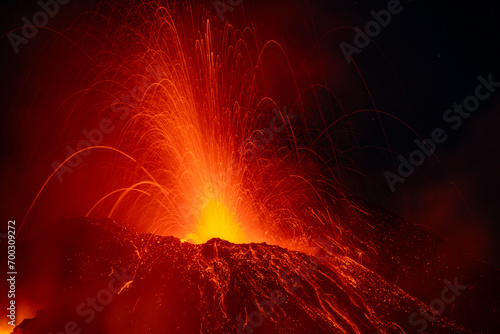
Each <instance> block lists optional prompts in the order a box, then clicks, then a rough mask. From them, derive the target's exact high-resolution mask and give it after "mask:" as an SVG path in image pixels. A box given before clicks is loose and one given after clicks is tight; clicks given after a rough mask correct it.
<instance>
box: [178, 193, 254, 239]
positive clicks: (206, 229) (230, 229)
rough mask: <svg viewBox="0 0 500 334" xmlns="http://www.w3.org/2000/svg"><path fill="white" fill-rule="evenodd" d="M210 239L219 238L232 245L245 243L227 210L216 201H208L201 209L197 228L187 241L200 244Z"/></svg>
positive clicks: (238, 225)
mask: <svg viewBox="0 0 500 334" xmlns="http://www.w3.org/2000/svg"><path fill="white" fill-rule="evenodd" d="M212 238H220V239H224V240H227V241H229V242H232V243H245V242H246V241H245V240H246V238H245V236H244V234H243V231H242V230H241V228H240V224H239V223H238V222H237V221H236V220H235V218H234V215H233V214H232V213H231V211H230V210H229V208H228V207H227V206H225V205H224V204H222V203H220V202H219V201H217V200H210V201H209V202H208V203H207V205H206V206H205V207H204V208H203V211H202V213H201V216H200V219H199V220H198V226H197V229H196V231H195V232H194V233H190V234H188V236H187V239H188V240H189V241H191V242H193V243H195V244H202V243H205V242H207V241H208V240H210V239H212Z"/></svg>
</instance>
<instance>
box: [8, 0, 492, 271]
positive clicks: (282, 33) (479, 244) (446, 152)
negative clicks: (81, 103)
mask: <svg viewBox="0 0 500 334" xmlns="http://www.w3.org/2000/svg"><path fill="white" fill-rule="evenodd" d="M387 3H388V2H387V1H316V0H311V1H308V2H307V1H298V0H297V1H284V0H279V1H264V0H254V1H251V0H248V1H243V4H242V5H241V6H239V7H236V8H235V9H234V15H235V16H234V17H236V16H237V15H238V11H242V13H243V12H244V13H245V14H248V15H250V16H251V17H252V18H253V20H254V21H255V25H256V26H257V27H259V28H261V31H260V35H261V37H262V39H263V40H265V39H268V38H276V39H277V40H278V41H279V42H281V43H283V44H284V45H285V46H286V47H287V50H290V51H291V56H290V60H291V63H292V65H293V66H296V68H297V71H298V72H301V69H302V67H301V66H302V64H304V63H308V64H309V67H308V73H309V74H310V78H309V79H310V80H311V81H312V82H316V81H320V82H322V83H325V84H326V85H327V86H328V87H329V88H331V89H332V90H333V91H335V92H337V93H338V94H339V96H340V97H341V98H342V101H344V103H345V107H346V109H347V110H351V111H353V110H356V109H363V108H370V107H373V106H372V105H371V102H370V100H369V98H368V95H367V93H366V89H365V87H364V85H363V83H362V81H361V77H360V76H359V74H358V72H357V69H356V68H355V67H354V66H353V65H352V64H347V63H346V61H345V59H343V56H342V53H341V51H340V48H339V43H340V42H342V41H345V42H349V43H352V40H353V37H354V33H353V30H352V27H354V26H359V27H363V26H364V25H365V24H366V23H367V22H369V21H370V20H372V17H371V16H370V11H371V10H376V11H378V10H380V9H384V8H386V7H387ZM401 3H402V5H403V6H404V10H403V12H402V13H401V14H398V15H397V16H394V17H393V19H392V22H391V24H390V25H389V26H388V27H387V28H384V29H383V30H382V31H381V33H380V35H378V36H376V37H375V38H374V43H371V44H370V45H369V46H367V47H366V48H364V49H363V50H362V52H361V53H360V54H359V55H355V56H354V57H353V58H354V60H355V61H356V64H357V66H358V69H359V71H360V72H361V73H362V75H363V78H364V79H365V81H366V85H367V87H369V89H370V92H371V94H372V96H373V98H374V100H375V102H376V106H377V108H378V109H379V110H383V111H385V112H387V113H389V114H391V115H393V116H395V117H398V118H400V119H401V120H402V121H404V122H405V123H407V124H408V125H409V126H411V127H412V128H413V129H414V130H415V131H416V132H417V133H418V134H419V135H420V136H422V137H424V138H426V137H428V136H429V134H430V133H431V131H432V130H433V129H434V128H436V127H443V126H445V124H444V122H443V120H442V115H443V112H444V111H445V110H446V109H448V108H450V107H451V106H452V105H453V104H454V103H461V102H462V101H463V99H464V98H465V97H467V96H469V95H471V94H472V93H473V92H474V89H475V87H476V86H477V79H476V78H477V77H478V76H479V75H483V76H487V75H488V74H490V73H492V74H493V78H494V79H495V78H496V79H497V80H498V81H500V62H499V60H500V47H499V41H500V38H499V33H500V3H499V2H498V1H492V0H477V1H448V0H444V1H439V2H436V1H429V0H427V1H424V0H419V1H416V0H413V1H402V2H401ZM0 6H1V7H0V10H1V12H0V13H1V16H2V19H1V20H0V27H1V29H2V32H1V33H2V34H3V36H2V39H1V40H0V43H1V44H0V45H1V49H0V56H1V57H2V62H1V65H0V78H1V79H0V87H1V90H0V101H1V106H2V112H1V123H2V131H1V138H0V140H1V145H0V155H1V161H2V167H1V168H2V170H1V178H0V182H1V184H2V202H3V204H2V217H1V218H2V221H6V219H8V218H9V217H11V216H12V215H14V216H18V217H19V216H20V215H21V214H22V212H23V210H25V208H26V203H29V202H30V201H31V199H32V197H30V196H31V194H33V191H34V189H30V190H29V191H28V190H26V189H29V188H30V187H29V184H28V185H26V184H25V183H24V182H23V181H25V180H26V179H28V180H29V177H28V176H29V173H30V168H32V166H34V165H35V164H36V161H33V160H31V158H30V147H26V146H25V145H26V144H25V141H23V136H26V135H27V134H26V133H23V126H24V125H23V124H24V122H26V119H25V115H23V113H22V110H24V109H25V108H27V107H29V104H30V96H19V92H20V91H22V88H23V87H24V86H23V85H24V80H25V79H26V77H27V75H28V74H29V73H30V71H31V69H32V67H36V66H39V63H37V60H36V57H37V54H38V52H39V50H40V49H41V47H42V46H43V45H44V43H45V42H46V41H47V40H48V39H50V38H51V36H52V35H51V34H52V33H51V32H50V31H40V32H39V34H38V36H36V37H35V38H34V39H33V40H31V41H30V43H29V44H28V45H25V46H22V47H21V51H20V52H19V54H17V55H16V54H14V52H13V50H12V47H11V46H10V43H9V42H8V40H7V38H6V34H7V33H8V32H9V31H10V30H12V29H15V28H17V27H20V26H21V25H22V21H21V18H22V17H23V16H28V17H30V16H31V15H32V14H33V13H34V12H36V11H38V10H39V7H38V5H37V4H36V2H35V1H11V0H3V1H2V3H1V5H0ZM92 6H93V2H82V1H77V0H73V1H71V2H70V3H69V4H67V5H64V6H61V8H60V13H59V14H58V15H57V16H56V17H55V18H53V19H51V20H50V22H49V23H48V27H50V28H52V29H55V30H62V29H65V28H66V27H68V26H69V25H70V24H71V22H72V21H73V20H74V19H75V18H76V17H77V16H78V15H80V13H81V12H82V11H84V10H86V9H91V8H92ZM214 15H215V11H214ZM234 17H232V16H231V15H230V14H228V15H227V18H226V19H227V20H232V19H234ZM339 27H344V28H341V29H339ZM336 28H337V29H336ZM332 30H334V31H333V32H332ZM305 59H306V60H307V61H305ZM312 64H318V67H317V68H316V67H315V66H314V65H312ZM54 71H57V68H54ZM321 103H322V107H323V108H325V109H328V108H330V107H331V105H330V104H329V101H327V100H326V99H324V100H321ZM499 109H500V94H498V93H496V94H495V95H494V96H493V97H492V98H490V99H488V100H487V101H485V102H484V103H482V104H481V106H480V108H479V110H478V111H476V112H475V113H474V114H473V115H472V116H471V117H470V118H469V119H468V120H465V121H464V123H463V125H462V126H461V127H460V128H459V129H458V130H457V131H453V132H447V133H448V135H449V139H448V140H447V141H446V142H445V143H444V144H441V145H439V146H438V147H437V149H436V154H437V156H438V157H439V159H440V161H441V163H442V164H443V166H444V168H443V167H442V166H441V165H440V164H439V162H438V160H437V159H435V157H434V156H433V157H430V158H428V159H427V160H426V162H425V163H424V164H423V165H422V166H421V167H419V168H418V169H417V171H416V172H415V173H414V175H412V176H411V177H410V178H408V180H407V181H406V182H405V183H404V184H403V185H400V186H399V187H398V189H397V191H396V192H395V193H391V192H390V190H389V188H388V186H387V184H386V182H385V180H384V177H383V173H384V171H386V170H391V171H394V169H395V168H394V165H393V164H394V161H395V158H396V155H395V154H394V153H393V154H391V153H389V152H387V151H383V150H376V149H369V148H364V149H361V150H356V151H355V152H351V153H348V154H345V155H344V156H343V157H344V158H343V159H344V160H343V163H344V164H345V165H346V166H351V167H352V166H354V167H356V168H357V169H358V170H359V171H362V173H363V174H364V176H361V174H360V173H351V172H349V171H348V170H346V171H345V172H342V173H343V180H344V182H345V185H346V186H347V187H348V188H349V189H350V190H351V191H352V193H353V194H354V195H355V196H357V197H359V198H361V199H364V200H367V201H370V202H373V203H375V204H376V205H378V206H380V207H383V208H385V209H388V210H391V211H393V212H396V213H398V214H400V215H402V216H403V217H405V218H407V219H408V220H410V221H412V222H415V223H418V224H422V225H426V226H429V227H430V229H429V230H430V231H432V233H438V234H440V235H442V236H444V237H445V238H446V239H448V240H450V242H452V243H453V244H455V245H457V246H459V247H462V248H463V249H464V250H466V251H467V252H469V253H471V254H473V255H475V256H477V257H479V258H481V259H483V260H485V261H486V262H488V263H490V264H493V265H495V266H499V265H500V261H499V259H498V255H499V254H500V253H499V251H500V248H499V246H498V244H499V243H498V241H500V212H499V209H498V203H499V195H498V194H499V186H500V182H499V179H500V178H499V177H498V167H499V166H500V159H499V158H498V153H499V150H498V143H499V139H500V136H499V132H500V131H499V129H500V115H499V113H498V111H499ZM336 117H337V114H336V111H335V109H334V110H333V111H332V114H331V115H327V116H326V118H327V119H330V120H334V119H335V118H336ZM352 121H353V122H354V123H355V124H356V129H357V133H358V134H359V135H357V136H356V138H355V140H356V145H359V146H379V147H385V148H387V146H388V144H389V145H390V148H391V149H392V151H393V152H396V153H397V154H401V155H403V156H405V157H407V156H408V154H409V153H410V152H411V151H412V150H413V149H415V145H414V144H413V141H414V139H415V134H413V133H411V132H410V131H409V130H408V129H407V128H405V127H404V126H401V124H399V123H398V122H395V121H393V120H391V119H390V118H383V119H382V124H383V129H384V130H385V133H384V132H383V131H382V127H381V126H380V122H379V120H378V119H377V118H376V117H373V115H365V116H356V117H355V118H353V119H352ZM28 122H29V120H28ZM332 136H336V134H335V133H332ZM344 145H346V146H347V144H344ZM332 167H333V163H332ZM448 174H449V175H448ZM23 175H25V176H26V178H25V179H23V178H22V176H23ZM29 182H30V181H28V183H29ZM452 182H454V183H455V185H456V186H457V187H458V189H460V190H461V192H462V194H463V196H464V200H461V199H460V196H459V195H458V194H457V190H456V189H457V188H455V185H453V184H452ZM23 202H24V203H23ZM465 203H466V204H467V205H468V207H469V208H470V211H471V212H472V216H473V217H474V218H475V219H476V221H477V224H478V225H479V230H480V232H479V233H478V232H477V230H478V229H477V228H476V226H475V224H474V223H473V221H472V219H471V215H470V213H469V212H468V210H467V209H466V205H465Z"/></svg>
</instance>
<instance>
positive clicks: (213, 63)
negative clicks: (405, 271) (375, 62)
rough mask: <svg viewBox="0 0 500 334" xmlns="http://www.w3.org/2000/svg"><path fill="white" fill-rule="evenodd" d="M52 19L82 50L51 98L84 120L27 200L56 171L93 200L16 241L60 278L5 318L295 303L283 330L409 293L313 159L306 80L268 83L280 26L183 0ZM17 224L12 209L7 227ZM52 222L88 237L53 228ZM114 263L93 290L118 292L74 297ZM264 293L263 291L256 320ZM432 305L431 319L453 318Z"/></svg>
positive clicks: (156, 325) (372, 322)
mask: <svg viewBox="0 0 500 334" xmlns="http://www.w3.org/2000/svg"><path fill="white" fill-rule="evenodd" d="M67 36H68V39H70V40H71V41H72V43H73V44H74V45H77V46H78V50H81V52H83V53H84V54H85V56H86V57H88V59H89V60H88V61H89V63H91V64H92V65H93V67H92V69H91V71H89V72H88V73H86V74H85V75H84V77H85V80H88V81H89V82H90V84H88V85H87V87H86V88H83V89H81V90H78V91H77V92H75V93H74V95H72V96H71V97H70V98H68V99H66V100H65V101H64V103H63V105H62V107H61V108H62V109H67V110H71V112H68V115H67V116H66V118H65V122H66V124H71V123H74V122H78V120H79V119H78V116H77V115H79V114H83V113H84V111H85V110H87V108H88V107H89V105H92V107H93V108H94V110H95V109H96V108H97V109H98V110H100V112H99V113H98V116H93V117H92V121H93V122H94V123H95V124H99V126H96V127H94V128H92V127H87V128H86V129H87V130H86V132H85V136H86V138H87V139H86V141H85V142H83V141H80V142H78V144H77V145H76V147H77V149H76V150H75V152H74V153H71V154H68V155H67V156H66V158H65V159H64V160H62V159H59V162H57V163H55V164H54V165H53V167H54V171H53V173H52V175H51V176H50V177H49V178H48V179H47V181H46V182H45V184H44V186H43V187H42V189H41V190H40V192H39V193H38V195H37V197H36V199H35V201H34V202H33V203H32V205H31V207H30V210H32V209H34V208H36V207H37V200H38V198H39V197H40V196H41V194H43V192H44V191H46V188H49V187H50V186H51V184H52V183H54V182H57V181H56V180H57V179H59V180H60V181H61V180H63V179H64V181H62V183H61V185H60V186H58V191H63V190H62V189H63V187H64V186H65V185H71V189H72V191H75V189H76V191H78V189H86V187H92V188H91V189H92V191H87V193H85V196H87V197H90V198H91V199H92V202H91V204H90V205H89V206H88V207H85V212H84V216H85V217H86V219H84V220H83V221H82V220H78V221H76V220H75V221H71V220H70V221H67V222H66V224H63V225H58V226H59V228H58V229H57V231H58V232H57V233H55V235H54V236H53V242H52V243H53V245H50V246H47V245H46V244H44V243H42V245H40V244H34V245H30V246H29V247H26V249H28V250H29V251H31V252H32V253H31V255H30V256H31V257H32V258H34V259H35V258H37V256H36V255H34V254H36V249H37V247H41V248H43V247H46V249H50V254H53V257H54V259H58V260H57V261H56V260H54V261H55V262H54V267H57V268H59V269H60V270H59V271H54V272H57V273H60V276H58V277H56V278H54V281H57V282H59V283H58V284H60V285H67V284H69V287H68V290H67V291H68V292H67V295H66V296H61V295H59V294H52V293H51V292H55V291H56V290H57V288H56V287H57V286H58V285H57V284H55V283H54V284H53V285H52V286H51V287H40V286H39V285H35V284H34V283H33V284H32V283H30V282H29V280H28V282H26V283H25V284H26V285H25V294H26V296H25V299H26V300H32V299H33V297H32V296H33V295H34V296H37V298H36V300H37V303H38V307H37V310H38V311H40V312H39V313H38V314H37V315H36V317H34V318H33V319H31V320H30V319H27V320H26V321H25V322H23V324H22V325H21V326H20V327H18V328H17V329H16V330H18V331H19V332H20V331H21V330H25V331H26V332H28V333H38V332H40V333H41V332H42V331H43V330H52V329H53V327H51V326H56V327H57V326H59V327H60V326H63V325H64V324H66V323H68V319H74V318H75V316H81V315H82V314H81V313H83V314H87V315H88V317H87V318H85V317H83V318H82V319H81V320H82V321H80V323H79V322H78V321H76V322H75V323H76V324H79V325H80V326H87V327H86V328H88V329H92V331H93V332H105V333H117V332H120V333H128V332H130V333H132V332H137V331H142V332H150V333H157V332H165V331H168V332H169V333H191V332H193V333H196V332H204V333H205V332H206V333H216V332H217V333H223V332H234V333H236V332H238V333H241V332H244V333H251V332H253V331H254V330H255V331H257V330H261V331H262V332H263V333H282V332H285V331H288V332H289V331H292V330H294V328H295V327H294V326H296V325H297V324H296V322H297V321H299V320H300V321H306V322H307V324H308V326H309V327H307V328H305V329H303V331H300V330H296V331H295V332H296V333H299V332H300V333H302V332H303V333H313V332H314V333H316V332H317V333H334V332H335V333H337V332H338V333H342V332H344V333H346V332H347V333H376V332H378V333H383V332H398V331H401V326H403V327H405V326H407V324H404V325H398V324H396V323H395V322H396V321H397V322H404V321H406V322H407V318H406V314H407V313H408V314H409V313H411V312H412V311H413V310H415V309H418V308H419V307H420V308H422V307H424V308H425V305H423V304H422V303H421V302H419V301H417V300H416V299H414V298H413V297H411V296H410V295H408V294H407V293H405V292H403V290H401V289H400V288H398V287H397V286H396V285H394V284H393V283H390V282H388V281H386V278H387V277H386V276H384V275H385V274H387V272H388V271H390V270H388V269H387V268H384V267H383V266H382V265H381V264H380V262H382V260H381V259H380V258H379V254H378V253H379V252H380V247H378V246H377V245H376V244H374V243H373V241H372V240H371V236H372V234H373V231H372V230H374V229H375V228H374V225H375V223H374V222H373V221H372V220H370V219H371V218H370V217H371V214H370V210H369V209H367V208H366V207H365V206H363V205H361V204H360V203H358V202H356V201H355V200H352V199H350V198H349V197H348V196H347V195H346V194H345V193H344V191H343V190H342V187H341V184H340V182H339V181H338V180H335V179H327V178H326V177H324V176H323V173H322V171H324V170H325V169H328V168H327V167H326V165H324V164H322V163H321V159H320V158H319V156H318V155H317V154H315V153H314V152H313V151H312V150H311V149H310V144H311V143H312V142H314V141H315V140H317V139H318V138H310V136H309V135H308V133H309V132H308V131H307V130H308V129H307V128H306V127H305V126H304V125H305V124H307V122H306V121H305V119H306V117H307V113H306V112H305V111H304V110H305V109H306V108H305V107H304V105H305V102H304V95H306V94H308V93H307V92H310V90H311V87H312V86H306V87H305V88H301V87H302V84H301V83H299V82H297V81H296V80H291V84H290V87H291V89H290V92H287V94H288V95H287V94H282V95H276V94H275V93H274V90H273V88H272V87H273V81H274V80H277V79H276V78H275V77H273V76H272V75H270V74H269V73H266V71H265V68H266V66H265V60H264V58H265V55H267V54H269V53H271V54H273V57H275V58H278V60H279V61H280V62H281V63H282V64H285V66H284V67H285V68H288V71H289V72H288V74H287V75H288V77H291V78H294V71H293V70H292V68H291V66H289V61H288V58H287V53H286V52H285V51H284V48H283V47H282V46H281V45H280V44H279V43H277V42H276V41H268V42H266V43H261V42H260V41H259V38H258V34H257V33H256V31H255V29H250V28H248V27H244V28H242V29H238V28H236V27H235V26H233V25H231V24H229V23H228V22H225V23H223V22H220V21H218V20H217V19H214V15H213V13H210V9H207V8H205V7H204V6H202V5H195V4H193V3H189V2H187V3H186V2H183V3H173V4H172V3H163V2H148V3H144V4H134V3H133V2H125V3H118V2H103V3H101V4H100V7H99V9H98V10H97V11H95V12H89V13H86V14H84V15H82V16H81V17H80V18H79V20H77V22H76V23H75V24H74V25H73V28H72V30H71V29H70V30H69V31H68V32H67ZM89 78H90V79H89ZM85 80H83V79H82V82H84V81H85ZM311 95H312V96H314V94H313V93H311ZM324 127H325V128H326V127H328V124H324ZM89 129H92V130H89ZM299 134H300V135H299ZM85 143H88V144H85ZM86 170H87V172H86ZM90 174H92V177H93V178H94V180H97V181H96V182H93V183H92V184H91V185H88V184H87V181H86V179H85V176H88V175H90ZM332 174H333V173H332ZM75 187H76V188H75ZM87 202H88V201H85V203H87ZM100 219H104V220H100ZM85 222H87V223H88V224H87V223H85ZM118 222H122V223H118ZM30 224H32V222H31V220H30V212H28V214H27V217H26V218H25V220H24V221H23V225H22V226H21V227H23V228H27V227H26V226H29V225H30ZM63 231H64V233H63ZM110 231H111V232H112V233H111V232H110ZM68 234H69V235H71V236H72V237H71V238H75V240H76V239H78V238H83V239H85V240H91V239H92V242H90V241H89V242H88V243H83V244H81V243H79V242H76V241H75V242H74V244H73V245H70V244H68V243H67V240H66V238H69V236H68ZM171 236H173V237H174V238H172V237H171ZM214 238H217V239H214ZM219 239H223V240H219ZM64 240H66V241H64ZM325 244H326V245H329V246H327V247H325ZM28 250H27V252H29V251H28ZM320 254H321V259H323V261H318V260H317V259H318V256H320ZM307 255H309V256H313V257H312V258H311V257H309V258H307ZM90 259H94V260H90ZM308 259H309V260H308ZM311 259H313V260H311ZM314 259H316V260H314ZM45 261H51V260H45ZM68 261H70V262H68ZM305 263H309V264H310V265H311V266H309V267H308V266H304V264H305ZM119 267H122V268H124V269H123V271H124V272H127V273H130V279H128V280H127V281H126V282H122V283H123V286H122V287H121V288H120V289H117V292H116V294H112V293H111V292H112V291H113V290H111V292H110V293H109V294H108V295H107V296H111V297H112V298H116V299H118V300H120V302H119V303H118V302H116V303H115V302H111V301H110V302H109V303H107V304H106V305H104V303H102V305H99V306H100V307H99V308H94V310H95V311H94V313H96V312H100V315H99V316H100V317H101V318H99V319H101V320H95V321H94V317H93V316H90V315H92V314H94V313H92V312H91V311H90V310H91V308H89V309H88V313H85V312H86V310H87V309H86V306H87V305H86V304H85V303H84V304H83V306H81V305H82V304H81V303H80V304H79V302H78V301H81V300H85V296H87V295H90V296H92V295H94V296H95V295H96V294H97V300H100V299H99V298H101V299H102V300H103V301H107V300H110V299H103V298H104V297H103V296H104V293H102V295H100V293H101V291H102V290H99V289H97V287H99V286H102V285H105V284H108V283H107V282H108V281H109V280H110V277H112V276H113V275H115V273H116V269H117V268H119ZM240 271H241V272H240ZM75 272H78V274H77V275H76V276H74V273H75ZM173 272H175V273H177V274H178V276H175V277H174V276H173V275H172V273H173ZM132 273H133V274H132ZM54 275H57V274H54ZM78 277H80V280H79V279H78ZM82 279H83V280H84V281H85V282H86V285H82V282H81V280H82ZM68 282H69V283H68ZM299 283H300V284H299ZM302 283H303V284H302ZM30 284H32V286H33V287H36V288H33V290H36V291H30V289H29V288H28V287H29V286H30ZM168 284H171V286H170V287H169V286H168ZM109 286H111V285H109ZM92 287H96V289H97V290H96V291H97V292H96V291H94V290H92ZM51 289H52V290H51ZM110 289H111V288H110ZM176 290H178V291H182V293H180V292H178V291H176ZM40 291H45V292H44V293H41V292H40ZM30 293H31V295H30ZM41 296H42V297H41ZM99 296H101V297H99ZM111 297H109V298H111ZM107 298H108V297H107ZM174 299H175V300H178V301H179V303H180V304H179V305H181V306H179V305H177V304H175V303H173V300H174ZM263 299H265V300H275V304H276V305H279V308H278V306H276V308H274V307H273V310H275V311H273V312H271V313H269V312H267V314H268V317H266V320H265V321H264V320H262V321H260V320H259V321H256V320H255V319H253V318H252V316H251V315H252V314H253V313H252V310H255V309H258V310H260V311H261V314H262V312H264V311H263V307H261V306H262V305H263V304H262V303H260V302H261V301H262V300H263ZM278 301H280V302H278ZM256 302H257V304H256ZM259 303H260V304H259ZM108 304H109V306H108ZM384 304H386V305H384ZM88 305H91V304H88ZM123 305H126V307H125V306H123ZM104 306H106V307H104ZM129 306H130V307H129ZM89 307H90V306H89ZM75 308H76V310H77V311H76V315H75V314H74V313H75V312H74V311H73V310H74V309H75ZM177 308H180V309H181V310H185V312H184V313H182V312H180V313H179V312H177V311H176V309H177ZM252 308H253V309H252ZM42 310H45V311H42ZM68 310H70V311H68ZM96 314H97V313H96ZM187 315H188V316H189V317H188V316H187ZM190 317H191V318H190ZM261 318H262V317H261ZM102 319H104V320H102ZM117 319H118V320H117ZM165 319H168V321H170V322H171V325H168V324H167V323H166V320H165ZM179 319H182V320H179ZM193 319H194V320H193ZM438 319H439V320H437V321H436V322H434V323H433V326H434V327H433V328H435V329H436V328H437V329H444V330H454V331H457V332H460V331H462V330H463V328H462V327H461V326H459V325H455V324H453V323H451V322H449V321H448V320H446V319H445V318H444V317H438ZM87 320H88V321H87ZM189 321H192V323H193V324H194V325H189ZM173 324H175V326H174V325H173ZM169 326H170V327H169ZM193 326H194V327H193ZM73 328H76V327H73ZM82 328H83V327H82ZM405 328H406V327H405ZM118 329H119V330H118ZM53 330H55V329H53Z"/></svg>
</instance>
